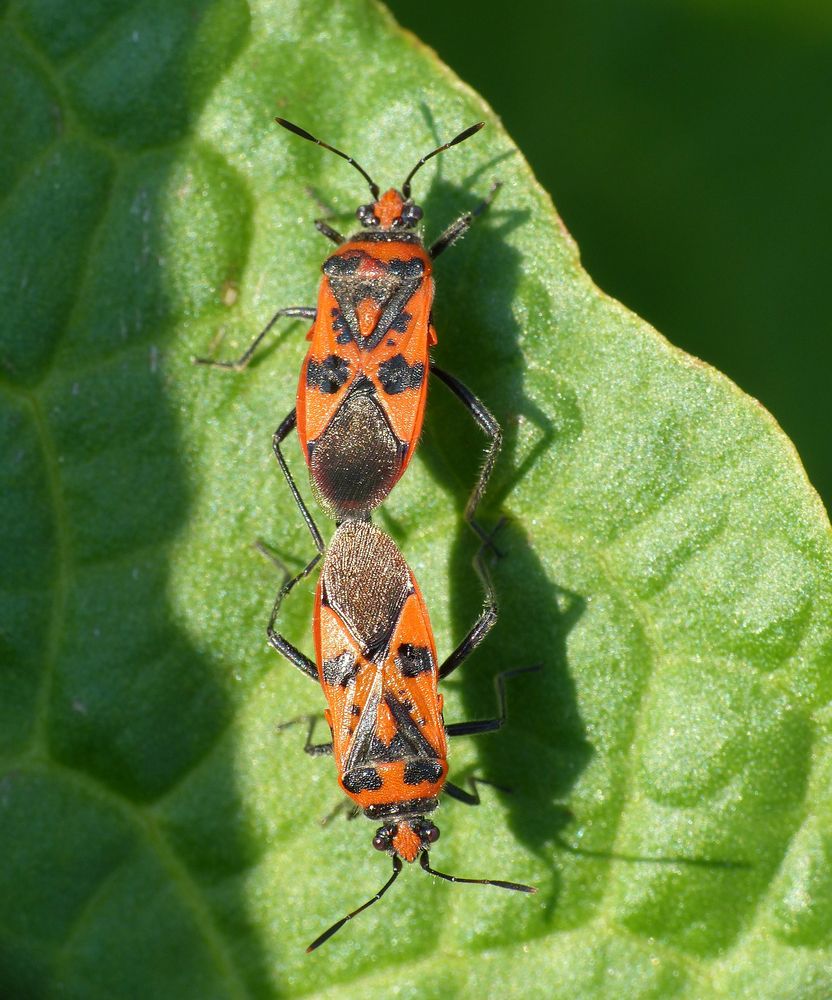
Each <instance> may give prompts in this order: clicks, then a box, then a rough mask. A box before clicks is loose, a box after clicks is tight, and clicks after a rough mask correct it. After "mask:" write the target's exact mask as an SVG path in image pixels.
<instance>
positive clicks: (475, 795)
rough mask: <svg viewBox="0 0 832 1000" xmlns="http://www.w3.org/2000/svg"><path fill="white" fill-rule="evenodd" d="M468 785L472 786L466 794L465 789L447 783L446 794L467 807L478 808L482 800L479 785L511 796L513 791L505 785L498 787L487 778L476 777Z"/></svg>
mask: <svg viewBox="0 0 832 1000" xmlns="http://www.w3.org/2000/svg"><path fill="white" fill-rule="evenodd" d="M468 784H469V785H470V786H471V791H470V792H466V791H465V789H464V788H460V787H459V785H455V784H454V783H453V782H452V781H446V782H445V792H446V793H447V794H448V795H450V797H451V798H452V799H456V800H457V802H464V803H465V805H466V806H478V805H479V804H480V801H481V799H480V793H479V792H478V791H477V785H488V786H489V787H490V788H497V789H499V791H501V792H506V793H507V794H509V795H510V794H511V789H510V788H506V786H505V785H498V784H497V782H496V781H487V780H486V779H485V778H477V777H475V776H474V775H472V776H471V777H470V778H469V779H468Z"/></svg>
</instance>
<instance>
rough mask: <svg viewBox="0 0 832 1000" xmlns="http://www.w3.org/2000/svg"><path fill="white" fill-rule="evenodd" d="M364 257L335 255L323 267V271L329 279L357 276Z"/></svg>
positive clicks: (328, 258)
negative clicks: (356, 273)
mask: <svg viewBox="0 0 832 1000" xmlns="http://www.w3.org/2000/svg"><path fill="white" fill-rule="evenodd" d="M362 259H363V257H362V256H359V255H358V254H352V255H346V254H339V253H335V254H333V255H332V256H331V257H327V259H326V260H325V261H324V262H323V264H322V265H321V270H322V271H323V273H324V274H325V275H326V276H327V277H328V278H343V277H347V276H348V275H352V274H355V272H356V271H357V270H358V265H359V264H360V263H361V261H362Z"/></svg>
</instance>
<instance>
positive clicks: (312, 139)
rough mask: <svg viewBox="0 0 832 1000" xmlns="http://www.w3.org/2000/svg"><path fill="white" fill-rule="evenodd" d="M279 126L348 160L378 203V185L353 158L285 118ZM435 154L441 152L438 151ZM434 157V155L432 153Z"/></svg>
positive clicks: (457, 139) (459, 139)
mask: <svg viewBox="0 0 832 1000" xmlns="http://www.w3.org/2000/svg"><path fill="white" fill-rule="evenodd" d="M275 121H276V122H277V124H278V125H282V126H283V128H285V129H288V131H289V132H294V133H295V135H299V136H300V137H301V139H308V140H309V142H314V143H315V144H316V145H317V146H323V148H324V149H328V150H329V151H330V153H335V155H336V156H340V157H341V158H342V159H344V160H346V161H347V163H351V164H352V165H353V166H354V167H355V169H356V170H357V171H358V172H359V173H360V174H361V176H362V177H363V178H364V180H366V181H367V183H368V184H369V185H370V193H371V194H372V196H373V198H374V200H375V201H378V196H379V190H378V184H376V183H375V181H374V180H373V178H372V177H370V175H369V174H368V173H367V171H366V170H365V169H364V168H363V167H362V166H361V164H360V163H359V162H358V161H357V160H354V159H353V158H352V157H351V156H347V154H346V153H342V152H341V150H340V149H336V148H335V147H334V146H330V145H329V143H328V142H322V141H321V140H320V139H316V138H315V136H314V135H311V134H310V133H309V132H307V131H306V129H305V128H301V127H300V125H295V124H294V123H293V122H287V121H286V119H285V118H275ZM462 138H463V137H461V136H458V137H457V138H456V139H454V142H460V141H461V139H462ZM448 145H453V143H448ZM435 152H439V151H438V150H436V151H435ZM431 156H433V153H431Z"/></svg>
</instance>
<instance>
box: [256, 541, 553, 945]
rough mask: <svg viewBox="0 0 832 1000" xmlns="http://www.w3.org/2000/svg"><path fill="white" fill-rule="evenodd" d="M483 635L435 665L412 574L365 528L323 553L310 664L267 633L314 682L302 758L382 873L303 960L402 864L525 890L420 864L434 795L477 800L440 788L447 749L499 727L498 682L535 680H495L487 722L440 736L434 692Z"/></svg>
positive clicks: (433, 835) (434, 831) (501, 692)
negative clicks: (334, 784)
mask: <svg viewBox="0 0 832 1000" xmlns="http://www.w3.org/2000/svg"><path fill="white" fill-rule="evenodd" d="M273 622H274V618H273ZM487 631H488V628H487V627H486V628H483V627H482V619H479V620H478V621H477V622H476V623H475V625H474V626H473V628H472V629H471V630H470V631H469V633H468V635H467V636H466V637H465V639H463V641H462V643H461V644H460V646H459V647H458V648H457V649H456V650H454V652H453V653H452V654H451V655H450V656H449V657H448V659H447V660H445V662H444V663H442V664H441V665H440V664H439V663H438V661H437V657H436V646H435V643H434V639H433V633H432V631H431V627H430V621H429V619H428V614H427V609H426V608H425V604H424V601H423V599H422V595H421V593H420V591H419V587H418V584H417V583H416V580H415V578H414V576H413V574H412V572H411V571H410V569H409V567H408V566H407V564H406V563H405V561H404V558H403V557H402V555H401V553H400V552H399V550H398V548H397V547H396V545H395V544H394V543H393V541H392V540H391V539H390V538H389V537H388V536H387V535H386V534H384V532H382V531H380V530H379V529H378V528H376V527H375V526H374V525H372V524H370V523H369V522H366V521H345V522H344V523H343V524H341V525H340V526H339V527H338V529H337V530H336V532H335V535H334V537H333V539H332V542H331V544H330V546H329V549H328V550H327V552H326V554H325V557H324V562H323V567H322V570H321V575H320V580H319V583H318V588H317V593H316V596H315V615H314V637H315V653H316V662H314V663H313V662H312V661H311V660H310V659H308V658H307V657H306V656H304V654H303V653H301V652H300V651H299V650H297V649H295V647H293V646H291V645H290V644H289V643H288V642H287V641H286V640H285V639H284V638H283V637H282V636H281V635H279V634H278V633H277V632H276V631H275V630H274V627H273V623H272V625H271V626H270V628H269V640H270V642H271V644H272V646H274V648H275V649H277V650H278V651H279V652H281V653H283V654H284V655H286V656H287V657H289V659H291V661H292V662H293V663H294V664H295V665H296V666H298V667H299V668H300V669H301V670H302V671H303V672H304V673H305V674H307V676H309V677H311V678H313V679H314V680H316V681H318V682H319V683H320V685H321V687H322V688H323V690H324V694H325V695H326V700H327V706H328V707H327V709H326V712H325V718H326V722H327V724H328V726H329V729H330V733H331V742H330V743H324V744H312V742H311V733H310V737H309V739H308V740H307V746H306V749H307V751H308V752H310V753H312V754H315V755H318V754H331V755H332V756H333V758H334V760H335V764H336V767H337V771H338V781H339V784H340V786H341V788H342V790H343V791H344V792H345V793H346V795H348V796H349V798H350V799H351V800H352V801H353V803H355V806H356V807H357V808H358V809H360V810H361V811H363V813H364V815H365V816H367V817H368V818H369V819H370V820H373V821H374V822H376V823H378V824H379V825H378V827H377V829H376V832H375V835H374V836H373V839H372V844H373V847H374V848H375V849H376V850H378V851H381V852H385V853H387V854H389V855H390V857H391V858H392V866H393V870H392V874H391V875H390V877H389V878H388V880H387V881H386V882H385V883H384V885H383V886H382V887H381V889H379V891H378V892H377V893H376V894H375V895H374V896H373V897H372V898H371V899H369V900H367V902H365V903H364V904H362V905H361V906H360V907H358V908H357V909H356V910H353V911H352V912H351V913H348V914H347V915H346V916H345V917H342V918H341V919H340V920H338V921H337V922H336V923H335V924H333V925H332V927H330V928H329V929H328V930H326V931H325V932H324V933H323V934H321V935H320V936H319V937H318V938H316V939H315V941H313V942H312V944H311V945H310V946H309V948H308V949H307V950H308V951H314V949H316V948H318V947H319V946H320V945H322V944H323V943H324V942H325V941H327V940H328V939H329V938H330V937H332V935H333V934H335V933H336V932H337V931H338V930H340V929H341V927H343V925H344V924H345V923H346V922H347V921H348V920H351V919H352V918H353V917H355V916H357V915H358V914H359V913H361V912H362V911H363V910H365V909H366V908H367V907H368V906H371V905H372V904H373V903H375V902H377V901H378V900H379V899H381V897H382V896H383V895H384V894H385V893H386V892H387V890H388V889H389V888H390V886H391V885H392V884H393V883H394V882H395V880H396V878H397V877H398V875H399V873H400V872H401V870H402V867H403V862H404V861H408V862H413V861H415V860H416V859H417V858H418V859H419V863H420V865H421V867H422V868H423V869H424V870H425V871H426V872H428V873H429V874H431V875H436V876H438V877H439V878H442V879H446V880H447V881H450V882H463V883H469V884H476V885H492V886H496V887H498V888H502V889H511V890H515V891H517V892H535V891H536V890H535V889H534V888H533V887H531V886H527V885H522V884H520V883H517V882H505V881H501V880H496V879H471V878H460V877H458V876H454V875H448V874H446V873H444V872H440V871H436V870H435V869H434V868H432V867H431V865H430V859H429V851H430V849H431V847H432V846H433V845H434V844H435V843H436V842H437V840H438V839H439V829H438V828H437V826H436V825H435V824H434V823H433V822H432V820H431V819H430V818H429V817H430V814H431V813H432V812H433V811H434V810H435V809H436V807H437V806H438V804H439V795H440V793H442V792H446V793H448V794H449V795H451V796H452V797H454V798H457V799H461V800H462V801H464V802H469V803H472V804H473V803H475V802H478V801H479V797H478V795H476V792H475V793H474V794H473V795H472V794H471V793H469V792H466V791H465V790H463V789H461V788H458V787H457V786H456V785H454V784H453V783H452V782H449V781H448V779H447V775H448V738H449V737H454V736H463V735H473V734H476V733H483V732H491V731H494V730H497V729H499V728H500V727H501V726H502V725H503V723H504V722H505V717H506V711H505V708H506V705H505V702H506V698H505V681H506V679H507V678H508V677H509V676H510V675H512V674H516V673H523V672H525V670H529V669H532V670H534V669H537V668H525V670H519V671H518V670H514V671H508V672H506V673H503V674H501V675H499V677H498V678H497V696H498V705H499V715H498V716H497V717H495V718H493V719H484V720H478V721H474V722H462V723H455V724H450V725H446V724H445V721H444V718H443V714H442V708H443V699H442V695H441V694H440V693H439V692H438V690H437V685H438V682H439V680H440V679H441V678H443V677H447V676H448V674H450V673H451V672H452V671H453V670H454V669H456V667H457V666H459V664H460V663H462V661H463V660H464V659H465V657H466V656H467V655H468V654H469V653H470V652H471V651H472V650H473V649H474V648H475V647H476V645H478V643H479V642H480V640H481V639H482V638H483V636H484V635H485V633H486V632H487Z"/></svg>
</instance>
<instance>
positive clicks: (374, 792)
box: [316, 582, 448, 809]
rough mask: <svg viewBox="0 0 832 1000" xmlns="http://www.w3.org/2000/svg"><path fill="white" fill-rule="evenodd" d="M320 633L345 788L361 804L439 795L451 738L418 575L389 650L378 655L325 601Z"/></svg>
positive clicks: (329, 716) (323, 670)
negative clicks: (368, 651) (364, 647)
mask: <svg viewBox="0 0 832 1000" xmlns="http://www.w3.org/2000/svg"><path fill="white" fill-rule="evenodd" d="M316 633H317V635H316V638H317V639H318V651H319V661H318V662H319V664H320V667H319V672H320V678H321V684H322V686H323V688H324V691H325V693H326V696H327V700H328V702H329V709H328V711H327V721H328V722H329V724H330V727H331V729H332V737H333V751H334V756H335V762H336V765H337V767H338V772H339V781H340V783H341V787H342V788H343V789H344V791H345V792H346V793H347V794H348V795H349V796H350V798H352V799H353V800H354V801H355V802H356V803H358V805H359V806H361V808H363V809H366V808H367V807H368V806H371V805H380V804H381V805H387V804H390V803H395V802H408V801H411V800H413V799H421V798H431V797H434V796H436V795H438V793H439V792H440V790H441V788H442V785H443V784H444V782H445V776H446V774H447V769H448V768H447V760H446V757H447V743H446V735H445V728H444V724H443V721H442V697H441V695H438V694H437V691H436V682H437V666H436V650H435V648H434V644H433V638H432V635H431V632H430V623H429V622H428V618H427V612H426V610H425V607H424V604H423V603H422V599H421V595H420V594H419V591H418V588H417V587H416V586H415V582H414V589H413V592H412V593H411V594H410V595H409V596H408V598H407V600H406V601H405V604H404V606H403V608H402V611H401V615H400V616H399V618H398V620H397V622H396V624H395V627H394V629H393V633H392V635H391V638H390V642H389V645H388V647H387V649H386V651H384V652H383V653H382V654H381V655H378V656H376V658H375V660H374V661H373V660H369V659H367V657H366V656H365V655H364V654H363V653H362V651H361V650H360V648H359V644H358V643H357V641H356V639H355V638H354V637H353V635H352V634H351V632H350V629H349V628H348V626H347V625H346V624H345V623H344V621H343V620H342V619H341V617H340V616H339V615H338V614H337V613H336V612H335V611H334V610H333V609H332V608H329V607H326V606H323V607H321V608H320V612H319V617H318V620H317V622H316Z"/></svg>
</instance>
